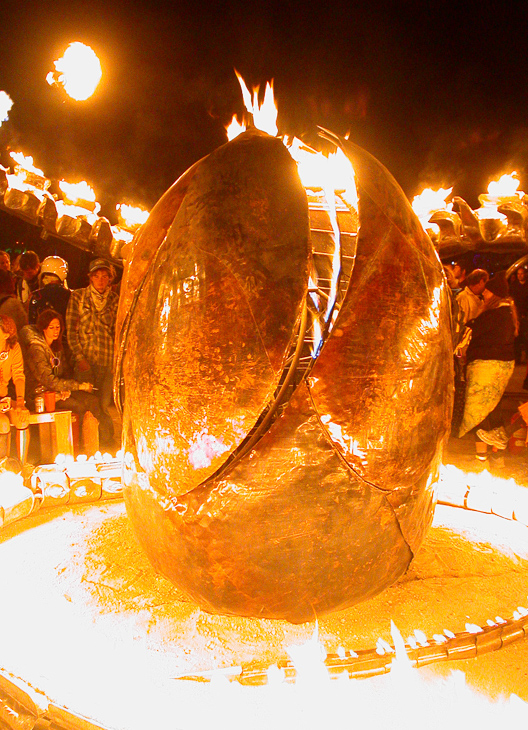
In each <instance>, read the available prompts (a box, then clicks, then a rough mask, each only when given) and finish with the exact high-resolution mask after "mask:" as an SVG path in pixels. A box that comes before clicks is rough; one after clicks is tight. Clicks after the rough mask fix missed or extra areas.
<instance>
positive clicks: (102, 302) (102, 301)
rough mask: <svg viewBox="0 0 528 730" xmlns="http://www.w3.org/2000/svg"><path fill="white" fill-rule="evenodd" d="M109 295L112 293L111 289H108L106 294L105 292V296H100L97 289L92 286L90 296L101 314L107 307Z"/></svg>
mask: <svg viewBox="0 0 528 730" xmlns="http://www.w3.org/2000/svg"><path fill="white" fill-rule="evenodd" d="M109 293H110V287H108V289H107V290H106V291H105V292H103V294H99V292H98V291H97V289H95V288H94V287H93V286H92V285H91V284H90V296H91V297H92V302H93V304H94V307H95V308H96V310H97V311H98V312H101V311H102V310H103V309H104V308H105V307H106V300H107V299H108V295H109Z"/></svg>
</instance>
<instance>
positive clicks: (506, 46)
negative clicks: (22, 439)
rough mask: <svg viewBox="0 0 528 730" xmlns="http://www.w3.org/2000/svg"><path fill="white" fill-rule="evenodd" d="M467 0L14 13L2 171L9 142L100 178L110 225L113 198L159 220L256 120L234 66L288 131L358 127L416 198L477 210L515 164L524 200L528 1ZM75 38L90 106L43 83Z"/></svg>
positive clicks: (38, 158) (5, 14) (65, 7)
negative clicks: (177, 191) (441, 197)
mask: <svg viewBox="0 0 528 730" xmlns="http://www.w3.org/2000/svg"><path fill="white" fill-rule="evenodd" d="M155 5H157V7H155ZM463 5H464V4H463V3H460V4H458V3H456V4H455V3H446V2H443V3H437V2H429V3H420V4H417V3H411V2H399V3H398V2H393V3H389V2H385V3H379V2H375V1H373V2H368V3H367V2H361V3H357V2H356V3H354V2H347V3H345V2H341V1H339V2H334V3H332V4H330V3H329V2H328V0H327V3H317V4H316V3H313V2H311V3H300V2H298V1H297V0H295V2H283V3H278V2H275V1H274V0H272V1H271V2H267V3H262V4H260V3H251V2H238V1H237V2H234V1H233V0H232V1H231V2H230V1H229V0H228V1H227V2H222V3H218V4H214V3H210V4H202V3H199V2H191V1H190V0H183V1H182V2H177V3H176V2H175V3H165V4H162V3H160V4H154V3H145V2H137V3H135V4H134V8H133V9H132V8H131V7H130V4H129V3H118V2H111V1H107V2H98V1H97V2H95V1H94V0H92V1H90V0H86V2H83V3H80V2H71V3H63V2H49V3H38V4H37V3H33V2H24V3H23V2H17V3H15V2H11V3H3V6H4V7H3V8H2V10H1V11H0V18H1V19H2V46H1V51H0V53H1V56H0V57H1V64H0V89H2V90H5V91H7V93H9V95H10V96H11V97H12V99H13V101H14V107H13V109H12V110H11V113H10V119H9V121H8V122H7V123H4V124H3V126H2V127H1V128H0V157H1V160H0V161H2V162H3V164H4V165H5V164H8V163H9V158H8V157H7V156H6V153H5V150H6V149H7V148H8V146H11V147H12V148H13V149H20V150H22V151H23V152H24V153H25V154H31V155H33V157H34V158H35V164H36V165H37V167H41V168H42V169H43V170H44V172H45V173H46V174H47V176H48V177H51V178H65V179H66V180H69V181H71V182H76V181H78V180H81V179H85V180H87V181H88V182H89V183H90V184H92V186H93V187H94V188H95V190H96V194H97V196H98V199H99V202H101V203H102V204H103V210H102V213H103V214H105V215H107V216H108V217H110V218H112V216H113V209H114V208H115V205H116V203H118V202H132V203H137V204H143V205H144V206H146V207H149V208H150V207H152V205H153V204H154V203H155V202H156V200H157V199H158V198H159V196H160V195H161V194H162V193H163V192H164V191H165V190H166V188H167V187H168V186H169V185H170V184H171V183H172V182H173V181H174V180H175V179H176V178H177V177H178V176H179V175H180V174H181V173H182V172H184V171H185V170H186V169H187V167H189V166H190V165H191V164H192V163H193V162H195V161H196V160H197V159H199V158H200V157H202V156H203V155H205V154H208V153H209V152H211V151H212V150H213V149H215V148H216V147H218V146H219V145H220V144H223V143H224V142H225V141H226V136H225V131H224V126H225V125H226V124H227V123H228V122H229V121H230V119H231V116H232V114H233V113H234V112H239V113H241V112H242V111H243V103H242V96H241V93H240V88H239V85H238V81H237V79H236V76H235V73H234V69H235V68H236V69H237V70H238V71H239V72H240V73H241V74H242V76H243V77H244V78H245V80H246V82H247V84H248V86H250V87H251V86H252V85H256V84H261V85H262V87H263V86H264V84H265V82H266V81H267V80H270V79H274V86H275V96H276V99H277V101H278V106H279V120H278V123H279V131H280V132H281V133H286V134H296V135H297V136H299V137H301V138H302V139H303V140H305V141H306V142H308V143H311V144H316V143H317V139H316V128H317V125H321V126H323V127H326V128H328V129H331V130H333V131H335V132H337V133H340V134H345V133H347V132H349V133H350V137H351V139H352V140H353V141H355V142H357V143H358V144H360V145H362V146H363V147H365V148H366V149H367V150H368V151H369V152H371V153H372V154H374V155H375V156H376V157H377V158H378V159H379V160H380V161H381V162H383V163H384V164H385V165H386V166H387V167H388V169H389V170H390V171H391V172H392V173H393V174H394V175H395V177H396V179H397V180H398V182H399V183H400V184H401V185H402V187H403V188H404V190H405V192H406V194H407V195H408V196H409V197H412V196H413V195H415V194H416V193H418V192H420V190H421V189H422V187H423V185H425V184H427V185H433V186H440V185H442V186H448V185H449V186H451V185H454V186H455V190H454V193H455V194H458V195H461V196H462V197H464V198H465V199H466V200H467V201H468V202H469V203H470V205H472V207H477V206H478V201H477V195H478V194H479V193H482V192H485V189H486V187H487V184H488V182H489V180H490V179H492V178H496V177H498V175H500V174H502V173H503V172H511V170H513V169H516V170H517V171H518V172H519V173H520V175H521V181H522V183H523V185H522V187H523V188H524V189H525V190H528V179H527V178H526V177H525V175H526V176H528V168H527V166H526V159H527V153H528V120H527V112H526V110H527V108H528V106H527V96H528V91H527V89H528V84H527V77H528V62H527V38H528V4H527V3H522V4H521V3H512V4H509V5H508V6H506V5H504V6H503V5H501V4H497V3H480V4H478V5H477V4H472V3H467V4H465V5H466V9H465V10H463V9H461V6H463ZM6 6H10V7H6ZM325 6H326V7H325ZM470 8H471V9H472V10H471V11H470ZM503 8H504V9H503ZM506 8H507V9H506ZM72 41H82V42H84V43H86V44H88V45H90V46H91V47H92V48H93V49H94V50H95V51H96V53H97V54H98V56H99V58H100V59H101V62H102V65H103V80H102V82H101V84H100V86H99V88H98V90H97V91H96V93H95V95H94V96H93V97H92V98H91V99H89V100H88V101H85V102H75V101H73V100H71V99H69V98H68V97H66V95H65V94H64V92H63V91H62V90H61V89H59V88H57V87H50V86H49V85H48V84H47V83H46V80H45V79H46V74H47V73H48V71H50V70H53V61H54V60H55V59H57V58H59V56H61V55H62V54H63V53H64V51H65V49H66V47H67V45H68V44H69V43H70V42H72ZM112 222H114V221H112Z"/></svg>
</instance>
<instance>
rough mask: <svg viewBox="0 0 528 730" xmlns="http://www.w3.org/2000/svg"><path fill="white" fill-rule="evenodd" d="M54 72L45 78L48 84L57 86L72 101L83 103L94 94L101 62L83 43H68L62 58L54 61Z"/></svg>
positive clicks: (100, 74)
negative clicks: (60, 87) (62, 89)
mask: <svg viewBox="0 0 528 730" xmlns="http://www.w3.org/2000/svg"><path fill="white" fill-rule="evenodd" d="M54 65H55V71H50V72H49V74H48V75H47V77H46V81H47V82H48V84H50V85H53V84H59V85H61V86H62V87H63V88H64V91H65V92H66V93H67V94H68V96H70V97H71V98H72V99H75V100H76V101H85V100H86V99H88V98H89V97H90V96H92V94H93V93H94V91H95V89H96V88H97V85H98V84H99V81H100V80H101V76H102V75H103V72H102V69H101V62H100V61H99V59H98V57H97V55H96V53H95V51H93V50H92V49H91V48H90V46H86V45H85V44H84V43H79V42H75V43H70V45H69V46H68V48H67V49H66V51H65V53H64V56H62V58H59V59H58V60H57V61H54Z"/></svg>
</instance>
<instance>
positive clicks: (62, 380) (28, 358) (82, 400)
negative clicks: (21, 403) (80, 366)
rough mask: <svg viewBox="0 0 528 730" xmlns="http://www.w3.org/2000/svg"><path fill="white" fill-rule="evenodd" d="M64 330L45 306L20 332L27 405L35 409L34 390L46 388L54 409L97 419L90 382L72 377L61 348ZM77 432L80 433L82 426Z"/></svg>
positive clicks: (57, 314)
mask: <svg viewBox="0 0 528 730" xmlns="http://www.w3.org/2000/svg"><path fill="white" fill-rule="evenodd" d="M63 332H64V321H63V319H62V315H61V314H60V313H59V312H56V311H55V310H53V309H45V310H44V311H43V312H41V313H40V314H39V316H38V319H37V322H36V324H30V325H27V326H26V327H24V328H23V329H22V331H21V333H20V342H21V344H22V349H23V353H24V365H25V374H26V394H27V401H28V404H29V406H30V407H31V408H34V406H35V394H36V391H37V389H38V388H40V387H43V388H44V390H45V391H51V392H55V394H56V396H55V399H56V400H55V403H56V406H55V407H56V408H57V410H68V411H73V412H74V413H77V414H78V415H79V417H80V420H81V421H82V419H83V418H84V416H85V414H86V413H88V412H90V413H91V414H92V415H93V416H95V418H97V420H99V419H100V417H101V413H100V405H99V400H98V398H97V397H96V396H95V395H94V394H93V393H92V390H93V385H92V384H91V383H89V382H88V381H86V380H84V381H79V380H76V379H75V378H73V377H71V372H70V368H69V364H68V361H67V358H66V356H65V352H64V347H63V341H62V335H63ZM80 431H81V433H82V428H81V429H80Z"/></svg>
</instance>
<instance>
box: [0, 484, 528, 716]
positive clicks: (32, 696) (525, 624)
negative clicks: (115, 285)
mask: <svg viewBox="0 0 528 730" xmlns="http://www.w3.org/2000/svg"><path fill="white" fill-rule="evenodd" d="M515 486H516V488H517V489H519V490H523V489H525V488H524V487H521V486H519V485H515ZM445 492H446V493H442V494H441V495H440V496H439V499H438V501H437V504H442V505H446V506H449V507H456V508H461V509H465V510H467V511H470V512H481V513H485V514H491V515H494V516H496V517H502V518H503V519H506V520H511V521H515V522H519V523H520V524H522V525H524V526H525V527H528V499H527V501H526V504H525V505H523V504H522V500H521V501H520V502H517V501H516V500H513V499H510V500H509V501H508V500H507V499H506V500H504V499H503V498H502V495H499V494H498V493H497V492H496V491H495V490H494V489H493V487H492V488H489V487H486V485H482V484H479V485H476V486H472V485H469V484H466V485H464V486H462V485H461V484H458V485H456V486H455V488H454V489H453V488H452V487H450V488H449V489H447V490H445ZM518 494H519V495H521V494H522V492H521V491H519V493H518ZM526 494H527V496H528V490H527V491H526ZM107 499H112V500H113V501H116V500H120V499H122V497H121V496H120V495H117V494H116V493H114V494H112V495H105V494H102V495H101V497H100V498H99V499H96V500H92V501H90V502H87V501H86V500H73V501H72V502H67V503H66V504H94V503H96V502H99V501H106V500H107ZM41 504H42V501H40V500H38V499H36V500H35V502H34V508H33V509H32V510H31V512H30V513H28V514H25V515H24V516H22V517H21V518H19V519H15V520H13V521H11V522H8V523H7V524H6V525H3V526H2V528H0V532H1V531H2V529H3V527H7V526H8V525H13V524H18V523H23V522H24V521H25V520H27V519H28V518H29V517H30V516H32V515H34V514H35V512H37V511H39V510H40V507H41ZM64 506H65V504H64V503H62V504H60V505H54V506H51V507H48V508H46V507H44V509H47V510H49V511H52V510H53V509H57V508H59V507H64ZM468 625H469V624H466V626H468ZM477 629H479V630H477ZM447 633H448V634H449V636H446V635H445V634H444V635H440V634H434V635H433V638H432V639H425V640H424V641H418V640H417V641H416V644H417V646H415V647H413V646H410V645H409V644H406V645H405V650H406V652H407V656H408V658H409V662H410V665H411V666H412V667H416V668H420V667H423V666H426V665H427V664H432V663H436V662H440V661H454V660H459V659H471V658H476V657H478V656H481V655H483V654H487V653H490V652H492V651H498V650H499V649H502V648H503V647H505V646H509V645H510V644H512V643H514V642H516V641H519V640H520V639H523V638H524V637H525V636H528V609H526V608H523V607H521V606H519V607H518V609H517V610H516V611H515V612H514V614H513V617H512V618H510V619H502V618H500V617H497V618H496V620H495V622H492V621H488V625H487V626H485V627H484V628H481V627H476V626H475V631H462V632H459V633H457V634H455V633H454V632H447ZM347 654H348V656H347ZM394 658H395V649H394V647H391V646H390V645H388V644H386V643H385V642H384V644H383V647H381V648H380V646H378V647H375V648H372V649H363V650H359V651H357V652H354V651H345V652H344V655H337V654H328V655H327V657H326V660H325V665H326V667H327V669H328V673H329V675H330V677H336V676H338V675H340V674H342V673H343V672H346V673H347V674H348V676H349V678H350V679H361V678H367V677H374V676H378V675H382V674H387V673H389V671H390V669H391V666H392V662H393V659H394ZM277 666H278V667H279V669H281V670H282V672H283V677H284V681H285V682H290V683H291V682H294V681H295V676H296V672H295V667H294V665H293V663H291V662H290V661H288V660H284V661H280V662H278V664H277ZM268 669H269V667H268V666H262V667H256V666H255V665H254V664H253V665H252V666H251V668H247V669H244V668H243V667H231V668H229V667H228V668H226V669H217V670H214V671H215V672H218V673H219V674H223V675H224V676H226V677H227V678H228V679H229V680H236V681H238V682H239V683H240V684H242V685H263V684H266V683H267V670H268ZM211 676H212V672H207V673H204V674H200V673H198V674H196V675H181V676H180V677H179V679H188V680H195V681H208V680H209V679H210V678H211ZM177 678H178V677H177ZM6 712H7V713H8V714H9V716H10V719H11V720H12V721H14V722H15V723H16V722H17V721H18V722H22V723H23V726H24V727H28V728H33V727H34V726H35V724H36V723H37V722H38V721H48V722H53V723H54V727H56V728H57V730H77V729H78V730H108V728H105V726H103V725H99V724H97V723H95V722H93V721H92V720H90V719H89V718H87V717H85V716H83V715H80V714H78V713H75V712H72V711H71V710H69V709H67V708H66V707H62V706H61V705H57V704H55V703H54V702H52V701H51V700H50V699H49V698H48V697H47V696H46V695H45V694H44V693H43V692H41V691H40V690H36V689H34V688H33V687H32V686H31V685H29V684H28V683H27V682H25V681H24V680H23V679H21V678H19V677H16V676H15V675H14V674H11V673H10V672H9V671H7V670H6V669H2V668H0V719H2V718H3V715H4V714H5V713H6ZM17 718H18V720H17ZM32 718H34V723H33V724H32V725H28V724H27V723H28V721H29V722H30V721H31V719H32ZM24 723H25V724H24ZM8 726H9V725H8ZM17 726H18V725H16V724H15V725H14V727H17ZM20 726H21V727H22V725H20Z"/></svg>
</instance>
